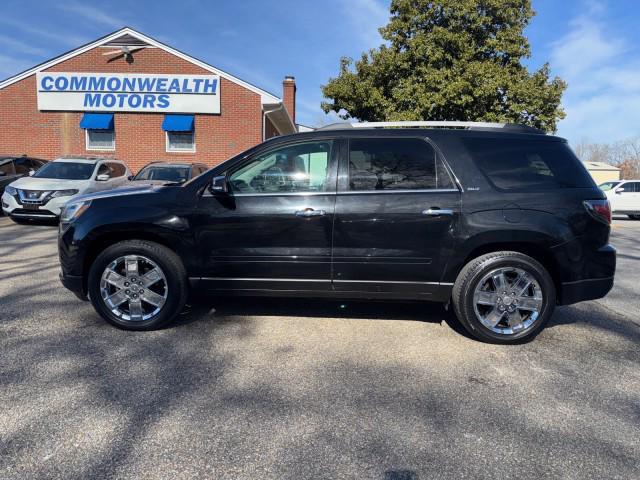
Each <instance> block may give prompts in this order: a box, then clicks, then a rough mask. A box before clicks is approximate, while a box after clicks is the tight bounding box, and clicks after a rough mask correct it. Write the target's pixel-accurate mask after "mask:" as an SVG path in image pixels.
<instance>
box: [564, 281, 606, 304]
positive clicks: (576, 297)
mask: <svg viewBox="0 0 640 480" xmlns="http://www.w3.org/2000/svg"><path fill="white" fill-rule="evenodd" d="M611 288H613V277H607V278H592V279H588V280H578V281H575V282H566V283H563V284H562V285H561V291H560V305H571V304H572V303H578V302H583V301H585V300H596V299H598V298H602V297H604V296H605V295H606V294H607V293H609V292H610V291H611Z"/></svg>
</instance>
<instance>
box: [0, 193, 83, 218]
mask: <svg viewBox="0 0 640 480" xmlns="http://www.w3.org/2000/svg"><path fill="white" fill-rule="evenodd" d="M71 198H72V197H57V198H52V199H51V200H49V201H48V202H47V203H45V204H44V205H38V206H37V207H36V208H35V209H28V208H25V206H24V205H22V204H21V203H19V202H18V200H17V199H16V198H15V197H13V196H12V195H9V194H8V193H7V192H4V193H3V194H2V211H3V212H4V213H5V215H9V216H12V217H16V218H48V219H56V218H58V217H59V216H60V212H61V211H62V207H64V205H65V204H66V203H67V202H68V201H69V199H71Z"/></svg>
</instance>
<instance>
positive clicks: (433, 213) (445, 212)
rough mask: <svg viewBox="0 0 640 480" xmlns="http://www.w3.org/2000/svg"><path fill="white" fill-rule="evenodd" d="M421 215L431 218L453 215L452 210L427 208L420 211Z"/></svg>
mask: <svg viewBox="0 0 640 480" xmlns="http://www.w3.org/2000/svg"><path fill="white" fill-rule="evenodd" d="M422 215H429V216H431V217H439V216H440V215H453V210H449V209H446V208H427V209H426V210H423V211H422Z"/></svg>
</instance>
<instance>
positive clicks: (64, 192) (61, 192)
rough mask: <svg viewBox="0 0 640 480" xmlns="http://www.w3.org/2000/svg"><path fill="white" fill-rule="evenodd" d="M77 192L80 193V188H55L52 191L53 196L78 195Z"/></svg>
mask: <svg viewBox="0 0 640 480" xmlns="http://www.w3.org/2000/svg"><path fill="white" fill-rule="evenodd" d="M77 193H78V190H75V189H71V190H55V191H53V192H51V198H57V197H70V196H72V195H76V194H77Z"/></svg>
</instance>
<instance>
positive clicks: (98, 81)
mask: <svg viewBox="0 0 640 480" xmlns="http://www.w3.org/2000/svg"><path fill="white" fill-rule="evenodd" d="M105 81H106V79H105V78H104V77H100V78H96V77H89V86H88V88H87V90H91V91H94V92H95V91H98V92H101V91H103V90H104V82H105Z"/></svg>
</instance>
